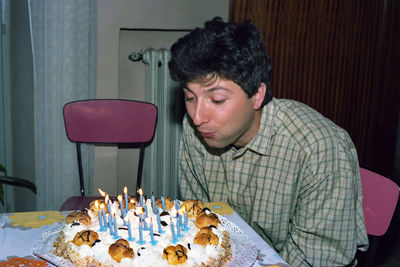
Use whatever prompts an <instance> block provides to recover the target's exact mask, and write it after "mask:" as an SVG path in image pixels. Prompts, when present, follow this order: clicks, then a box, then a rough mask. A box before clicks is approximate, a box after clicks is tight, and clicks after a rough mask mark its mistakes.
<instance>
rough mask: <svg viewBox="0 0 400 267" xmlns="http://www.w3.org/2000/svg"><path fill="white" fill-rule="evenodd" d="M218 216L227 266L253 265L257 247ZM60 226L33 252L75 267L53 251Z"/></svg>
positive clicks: (236, 227) (223, 218) (44, 235)
mask: <svg viewBox="0 0 400 267" xmlns="http://www.w3.org/2000/svg"><path fill="white" fill-rule="evenodd" d="M218 217H219V219H220V221H221V223H222V225H223V226H224V227H225V228H226V230H227V231H228V232H229V238H230V239H231V249H232V259H231V260H230V262H229V264H228V265H227V266H229V267H235V266H243V267H246V266H253V265H254V263H255V262H256V259H257V255H258V249H257V248H256V247H255V245H254V244H253V242H252V241H251V240H250V239H249V237H248V236H247V235H246V234H244V233H243V232H242V230H240V228H239V227H238V226H237V225H235V224H234V223H233V222H231V221H229V220H228V219H227V218H226V217H223V216H220V215H218ZM62 226H63V224H56V225H54V227H52V229H51V230H49V231H48V232H46V233H44V234H43V235H42V238H41V239H40V240H39V241H38V242H37V243H36V245H35V246H34V248H33V254H34V255H36V256H38V257H40V258H42V259H44V260H46V261H48V262H50V263H51V264H53V265H56V266H60V267H76V266H75V265H74V264H73V263H71V262H70V261H68V260H66V259H64V258H62V257H58V256H57V255H55V254H54V253H53V251H54V247H53V244H54V242H55V241H56V239H57V237H58V233H59V231H60V230H61V228H62Z"/></svg>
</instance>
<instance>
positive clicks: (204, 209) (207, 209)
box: [201, 207, 211, 212]
mask: <svg viewBox="0 0 400 267" xmlns="http://www.w3.org/2000/svg"><path fill="white" fill-rule="evenodd" d="M201 211H202V212H203V211H208V212H211V210H210V209H209V208H207V207H205V208H203V209H202V210H201Z"/></svg>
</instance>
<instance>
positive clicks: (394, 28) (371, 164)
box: [230, 0, 400, 266]
mask: <svg viewBox="0 0 400 267" xmlns="http://www.w3.org/2000/svg"><path fill="white" fill-rule="evenodd" d="M399 17H400V1H397V0H365V1H362V0H336V1H326V0H314V1H313V0H304V1H298V0H283V1H279V0H274V1H273V0H259V1H256V0H253V1H251V0H231V1H230V20H231V21H234V22H243V21H246V20H250V21H251V22H252V23H253V24H254V25H255V26H256V27H257V28H258V29H259V30H260V31H261V34H262V35H263V37H264V40H265V46H266V48H267V50H268V52H269V54H270V56H271V60H272V63H273V73H272V82H271V87H272V90H273V94H274V96H275V97H278V98H289V99H296V100H299V101H301V102H303V103H305V104H308V105H309V106H311V107H313V108H314V109H316V110H317V111H319V112H320V113H322V114H323V115H325V116H326V117H328V118H330V119H331V120H333V121H334V122H335V123H336V124H338V125H339V126H341V127H342V128H344V129H346V130H347V132H348V133H349V134H350V136H351V138H352V140H353V142H354V144H355V146H356V148H357V151H358V156H359V161H360V166H361V167H364V168H366V169H369V170H372V171H374V172H377V173H379V174H382V175H384V176H386V177H388V178H390V179H392V180H393V181H395V182H397V184H399V183H400V171H399V170H400V166H399V165H400V164H399V163H398V161H399V157H400V155H399V154H400V151H398V150H399V148H397V149H396V144H397V143H396V142H399V141H397V140H398V139H399V136H400V134H399V133H398V128H399V125H398V122H399V111H400V109H399V108H400V86H399V85H400V83H399V81H400V78H399V77H400V62H399V61H400V51H399V45H400V42H399V39H400V27H399V26H400V23H399V22H400V21H399ZM397 146H398V145H397ZM396 150H397V151H396ZM396 152H397V154H396ZM396 156H397V157H396ZM398 213H399V212H398V211H396V213H395V218H394V220H393V221H392V225H391V227H390V228H389V230H388V232H387V233H386V235H385V236H384V238H383V239H382V240H381V242H380V246H379V250H378V252H379V253H378V257H377V266H379V265H380V264H383V262H385V261H387V260H388V259H389V258H390V257H393V256H396V255H395V254H396V252H395V249H396V248H398V247H400V244H399V243H400V241H399V239H400V238H399V237H398V236H399V232H398V231H397V230H396V229H395V227H394V225H396V224H397V219H398V217H399V216H398ZM398 257H399V258H400V256H398ZM399 265H400V263H399ZM385 266H389V265H385Z"/></svg>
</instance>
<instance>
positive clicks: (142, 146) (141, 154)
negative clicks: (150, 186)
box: [136, 143, 144, 188]
mask: <svg viewBox="0 0 400 267" xmlns="http://www.w3.org/2000/svg"><path fill="white" fill-rule="evenodd" d="M143 161H144V143H141V144H140V156H139V166H138V173H137V181H136V188H140V186H141V184H142V173H143Z"/></svg>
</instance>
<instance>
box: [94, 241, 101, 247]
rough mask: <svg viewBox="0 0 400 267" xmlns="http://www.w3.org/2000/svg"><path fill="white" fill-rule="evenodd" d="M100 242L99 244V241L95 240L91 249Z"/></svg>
mask: <svg viewBox="0 0 400 267" xmlns="http://www.w3.org/2000/svg"><path fill="white" fill-rule="evenodd" d="M100 242H101V240H100V239H96V240H95V241H94V242H93V244H92V247H93V246H94V245H96V243H100Z"/></svg>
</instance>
